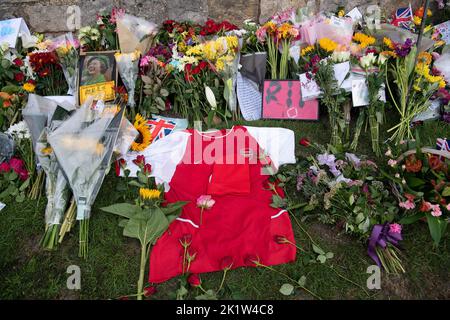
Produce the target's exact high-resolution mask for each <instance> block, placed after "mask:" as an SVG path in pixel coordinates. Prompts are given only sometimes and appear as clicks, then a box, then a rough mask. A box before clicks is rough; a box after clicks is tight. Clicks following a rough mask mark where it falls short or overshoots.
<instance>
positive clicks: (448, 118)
mask: <svg viewBox="0 0 450 320" xmlns="http://www.w3.org/2000/svg"><path fill="white" fill-rule="evenodd" d="M442 120H443V121H444V122H447V123H450V112H444V114H443V115H442Z"/></svg>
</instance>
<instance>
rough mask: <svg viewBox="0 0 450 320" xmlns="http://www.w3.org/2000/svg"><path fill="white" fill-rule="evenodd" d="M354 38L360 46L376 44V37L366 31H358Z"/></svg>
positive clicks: (365, 46)
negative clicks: (365, 32)
mask: <svg viewBox="0 0 450 320" xmlns="http://www.w3.org/2000/svg"><path fill="white" fill-rule="evenodd" d="M353 40H354V41H356V42H359V46H360V47H361V48H362V49H364V48H367V47H368V46H371V45H373V44H375V41H376V39H375V38H374V37H371V36H368V35H366V34H364V33H361V32H358V33H356V34H355V35H354V36H353Z"/></svg>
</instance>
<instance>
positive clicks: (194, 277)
mask: <svg viewBox="0 0 450 320" xmlns="http://www.w3.org/2000/svg"><path fill="white" fill-rule="evenodd" d="M187 282H188V283H189V284H190V285H191V286H192V287H194V288H197V287H200V286H201V285H202V280H201V279H200V277H199V275H198V274H196V273H193V274H191V275H190V276H189V277H188V278H187Z"/></svg>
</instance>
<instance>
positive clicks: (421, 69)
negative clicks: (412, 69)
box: [416, 62, 446, 88]
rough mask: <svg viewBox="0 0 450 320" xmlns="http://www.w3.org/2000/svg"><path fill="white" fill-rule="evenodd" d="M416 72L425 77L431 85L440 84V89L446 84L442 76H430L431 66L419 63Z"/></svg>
mask: <svg viewBox="0 0 450 320" xmlns="http://www.w3.org/2000/svg"><path fill="white" fill-rule="evenodd" d="M416 72H417V74H419V75H420V76H422V77H424V78H425V80H427V81H428V82H429V83H439V88H444V87H445V85H446V82H445V80H444V77H442V76H433V75H431V74H430V66H429V65H428V64H426V63H423V62H419V63H418V64H417V66H416Z"/></svg>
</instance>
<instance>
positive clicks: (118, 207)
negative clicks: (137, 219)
mask: <svg viewBox="0 0 450 320" xmlns="http://www.w3.org/2000/svg"><path fill="white" fill-rule="evenodd" d="M100 210H102V211H105V212H109V213H113V214H116V215H118V216H121V217H125V218H128V219H131V218H132V217H133V216H134V215H135V214H136V213H137V211H138V210H139V211H140V209H139V208H138V207H136V206H135V205H133V204H129V203H116V204H113V205H111V206H109V207H103V208H100Z"/></svg>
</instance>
